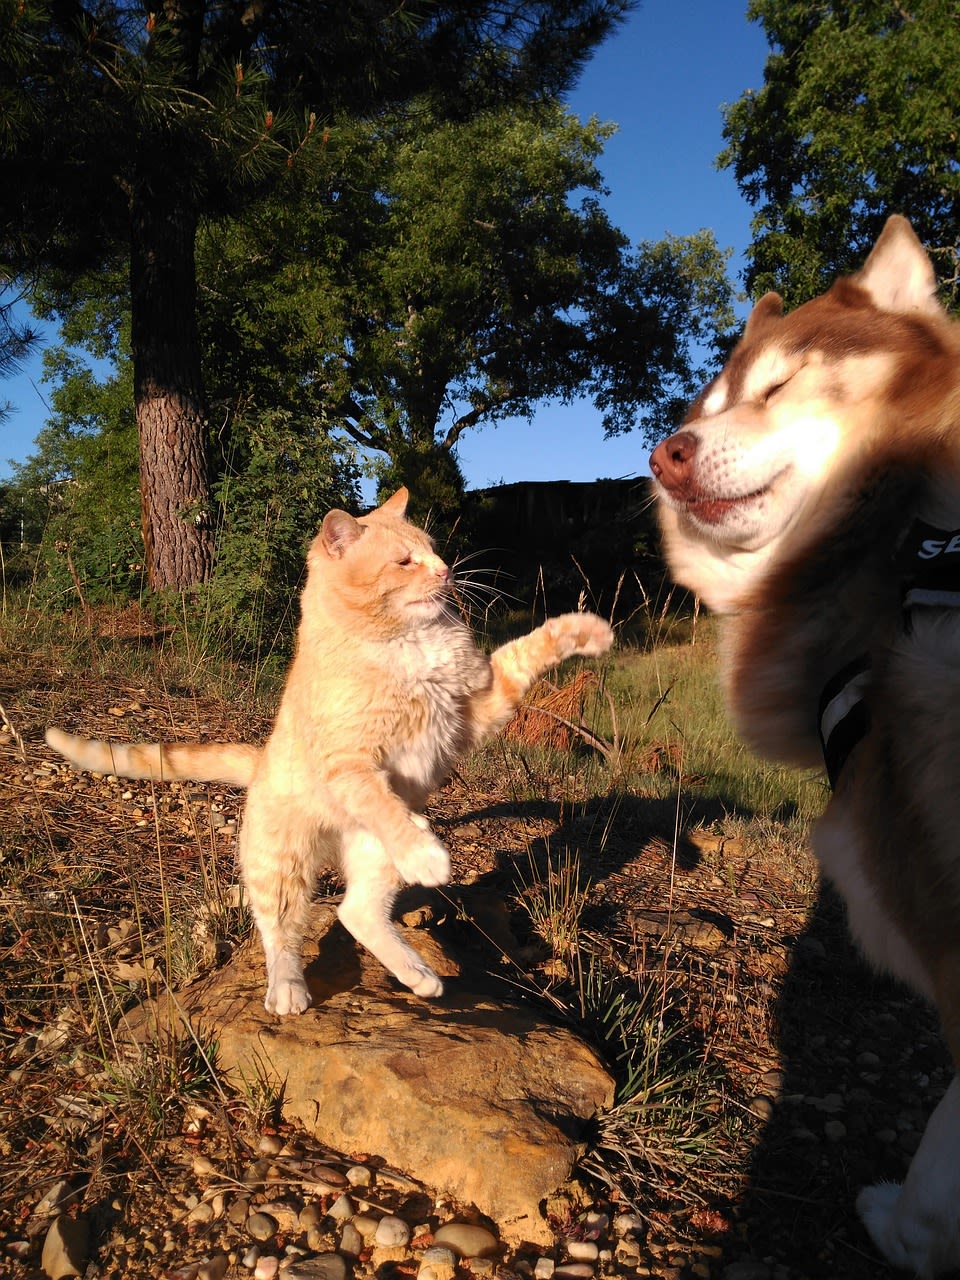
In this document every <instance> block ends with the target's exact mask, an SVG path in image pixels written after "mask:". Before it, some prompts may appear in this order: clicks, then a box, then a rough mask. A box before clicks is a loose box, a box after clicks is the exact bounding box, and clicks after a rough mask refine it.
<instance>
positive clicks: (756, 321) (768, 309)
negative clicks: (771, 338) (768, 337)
mask: <svg viewBox="0 0 960 1280" xmlns="http://www.w3.org/2000/svg"><path fill="white" fill-rule="evenodd" d="M782 315H783V299H782V298H781V297H780V295H779V293H765V294H764V295H763V297H762V298H761V299H760V301H759V302H758V303H757V305H756V306H755V307H754V308H753V310H752V311H751V312H750V314H749V315H748V316H747V324H746V328H745V329H744V331H743V336H744V337H745V338H746V337H748V336H749V337H756V335H757V332H758V331H759V330H760V329H761V328H762V327H763V326H764V325H765V324H766V323H767V321H768V320H776V319H777V318H778V317H779V316H782Z"/></svg>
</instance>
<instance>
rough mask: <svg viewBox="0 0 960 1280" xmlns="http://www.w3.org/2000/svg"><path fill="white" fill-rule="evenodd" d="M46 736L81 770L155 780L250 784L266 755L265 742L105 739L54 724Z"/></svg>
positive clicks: (55, 747)
mask: <svg viewBox="0 0 960 1280" xmlns="http://www.w3.org/2000/svg"><path fill="white" fill-rule="evenodd" d="M46 741H47V746H48V747H52V748H53V750H54V751H58V752H59V753H60V755H62V756H66V758H67V759H68V760H69V761H70V763H71V764H72V765H73V766H74V767H75V768H77V769H88V770H90V771H91V772H93V773H115V774H116V775H117V776H118V777H120V778H144V779H147V780H149V781H153V782H180V781H184V782H185V781H188V780H189V781H191V782H223V783H225V784H226V785H227V786H231V787H246V786H248V785H249V784H250V780H251V779H252V777H253V771H254V769H255V767H256V763H257V760H258V759H259V758H260V748H259V747H254V746H252V745H250V744H248V743H243V742H192V743H188V742H184V743H169V744H168V743H161V742H149V743H130V742H100V741H98V740H97V739H96V738H80V737H78V736H77V735H75V734H72V733H64V731H63V730H62V729H48V730H47V732H46Z"/></svg>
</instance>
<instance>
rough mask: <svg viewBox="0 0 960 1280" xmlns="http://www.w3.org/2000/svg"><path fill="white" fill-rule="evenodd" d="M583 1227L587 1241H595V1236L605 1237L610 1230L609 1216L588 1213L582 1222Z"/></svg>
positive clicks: (606, 1214)
mask: <svg viewBox="0 0 960 1280" xmlns="http://www.w3.org/2000/svg"><path fill="white" fill-rule="evenodd" d="M583 1225H584V1227H585V1228H586V1230H587V1232H588V1233H589V1236H588V1238H589V1239H596V1238H597V1236H602V1235H605V1234H606V1232H608V1231H609V1230H610V1215H609V1214H608V1213H588V1214H587V1215H586V1217H585V1218H584V1220H583Z"/></svg>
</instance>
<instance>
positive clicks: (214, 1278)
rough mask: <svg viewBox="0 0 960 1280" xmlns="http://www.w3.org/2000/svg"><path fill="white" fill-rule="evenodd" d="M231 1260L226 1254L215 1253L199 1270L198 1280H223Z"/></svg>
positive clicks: (201, 1264)
mask: <svg viewBox="0 0 960 1280" xmlns="http://www.w3.org/2000/svg"><path fill="white" fill-rule="evenodd" d="M229 1265H230V1259H229V1258H228V1257H227V1255H226V1254H225V1253H215V1254H214V1255H213V1257H212V1258H208V1259H207V1260H206V1262H201V1263H200V1266H199V1267H198V1268H197V1280H223V1277H224V1276H225V1275H226V1274H227V1267H228V1266H229Z"/></svg>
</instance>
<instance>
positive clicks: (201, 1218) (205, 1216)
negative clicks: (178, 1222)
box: [187, 1200, 214, 1227]
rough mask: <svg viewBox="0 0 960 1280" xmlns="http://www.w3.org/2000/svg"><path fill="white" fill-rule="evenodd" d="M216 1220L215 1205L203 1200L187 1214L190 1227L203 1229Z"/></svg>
mask: <svg viewBox="0 0 960 1280" xmlns="http://www.w3.org/2000/svg"><path fill="white" fill-rule="evenodd" d="M213 1218H214V1213H213V1205H212V1204H211V1203H210V1202H209V1200H201V1202H200V1203H199V1204H198V1205H195V1206H194V1207H193V1208H192V1209H191V1210H190V1212H189V1213H188V1214H187V1226H188V1227H202V1226H205V1225H206V1224H207V1223H208V1222H212V1221H213Z"/></svg>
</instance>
